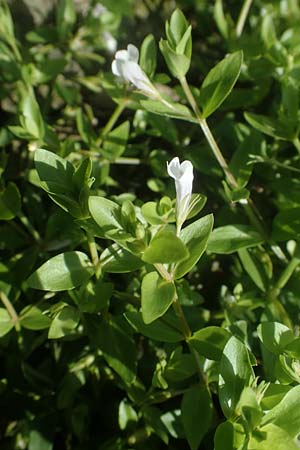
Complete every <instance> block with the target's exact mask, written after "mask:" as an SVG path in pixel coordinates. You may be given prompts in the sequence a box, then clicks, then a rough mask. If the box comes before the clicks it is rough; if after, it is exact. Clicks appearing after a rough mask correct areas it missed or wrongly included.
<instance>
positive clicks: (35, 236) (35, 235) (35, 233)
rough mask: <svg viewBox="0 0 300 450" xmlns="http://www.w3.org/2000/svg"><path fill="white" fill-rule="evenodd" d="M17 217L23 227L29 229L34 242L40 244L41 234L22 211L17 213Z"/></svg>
mask: <svg viewBox="0 0 300 450" xmlns="http://www.w3.org/2000/svg"><path fill="white" fill-rule="evenodd" d="M18 218H19V219H20V221H21V222H22V224H23V225H24V227H25V228H27V230H28V231H29V233H30V234H31V236H32V237H33V239H34V240H35V242H36V243H37V244H39V245H40V244H41V242H42V240H41V236H40V235H39V233H38V231H37V230H36V229H35V228H34V227H33V226H32V224H31V223H30V222H29V220H28V218H27V217H26V216H25V215H24V214H23V213H22V212H21V213H20V214H19V215H18Z"/></svg>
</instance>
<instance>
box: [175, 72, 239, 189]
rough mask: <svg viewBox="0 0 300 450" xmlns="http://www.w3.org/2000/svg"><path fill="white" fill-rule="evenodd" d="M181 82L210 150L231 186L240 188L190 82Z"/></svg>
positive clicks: (182, 80) (184, 80) (183, 79)
mask: <svg viewBox="0 0 300 450" xmlns="http://www.w3.org/2000/svg"><path fill="white" fill-rule="evenodd" d="M179 81H180V84H181V86H182V89H183V91H184V93H185V95H186V98H187V99H188V101H189V103H190V105H191V107H192V109H193V111H194V113H195V115H196V118H197V121H198V123H199V125H200V127H201V130H202V131H203V134H204V136H205V138H206V140H207V142H208V144H209V146H210V148H211V150H212V152H213V154H214V156H215V158H216V160H217V161H218V163H219V165H220V167H221V168H222V170H223V172H224V173H225V175H226V177H227V179H228V182H229V183H230V185H231V186H232V187H233V188H237V187H238V183H237V181H236V179H235V178H234V176H233V174H232V173H231V172H230V170H229V167H228V164H227V162H226V161H225V158H224V156H223V154H222V152H221V150H220V147H219V146H218V144H217V142H216V140H215V138H214V136H213V134H212V132H211V131H210V128H209V126H208V124H207V122H206V120H205V119H203V118H202V117H201V112H200V110H199V108H198V105H197V103H196V100H195V98H194V96H193V93H192V91H191V89H190V87H189V85H188V82H187V80H186V78H185V77H183V78H181V79H180V80H179Z"/></svg>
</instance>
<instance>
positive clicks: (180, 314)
mask: <svg viewBox="0 0 300 450" xmlns="http://www.w3.org/2000/svg"><path fill="white" fill-rule="evenodd" d="M173 307H174V311H175V314H176V316H177V317H178V319H179V320H180V323H181V328H182V332H183V335H184V338H185V340H188V339H189V338H190V337H191V335H192V332H191V329H190V327H189V324H188V323H187V321H186V318H185V315H184V312H183V309H182V307H181V304H180V302H179V299H178V295H177V294H176V295H175V298H174V300H173Z"/></svg>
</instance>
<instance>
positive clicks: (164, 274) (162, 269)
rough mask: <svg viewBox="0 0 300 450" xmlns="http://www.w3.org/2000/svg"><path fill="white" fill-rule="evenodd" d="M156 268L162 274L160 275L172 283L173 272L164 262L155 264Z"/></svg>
mask: <svg viewBox="0 0 300 450" xmlns="http://www.w3.org/2000/svg"><path fill="white" fill-rule="evenodd" d="M154 267H155V269H156V270H157V272H158V273H159V274H160V276H161V277H162V278H163V279H164V280H166V281H167V282H168V283H172V282H173V281H174V280H173V276H172V274H170V273H169V272H168V271H167V269H166V268H165V266H164V265H163V264H158V263H157V264H154Z"/></svg>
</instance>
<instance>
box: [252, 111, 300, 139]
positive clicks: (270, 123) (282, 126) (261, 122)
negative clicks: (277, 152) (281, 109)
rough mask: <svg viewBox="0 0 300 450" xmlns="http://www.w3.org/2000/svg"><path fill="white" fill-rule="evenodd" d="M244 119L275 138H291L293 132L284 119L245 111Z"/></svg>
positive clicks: (292, 137) (293, 134) (293, 135)
mask: <svg viewBox="0 0 300 450" xmlns="http://www.w3.org/2000/svg"><path fill="white" fill-rule="evenodd" d="M244 116H245V119H246V120H247V122H248V123H249V124H250V125H252V127H253V128H255V129H256V130H258V131H261V132H262V133H265V134H267V135H268V136H272V137H274V138H277V139H283V140H288V141H289V140H291V141H292V140H293V139H294V138H295V137H296V136H295V132H294V130H293V127H291V126H289V123H288V122H287V121H286V120H279V119H278V120H276V119H273V118H271V117H267V116H263V115H261V114H252V113H245V114H244Z"/></svg>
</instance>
